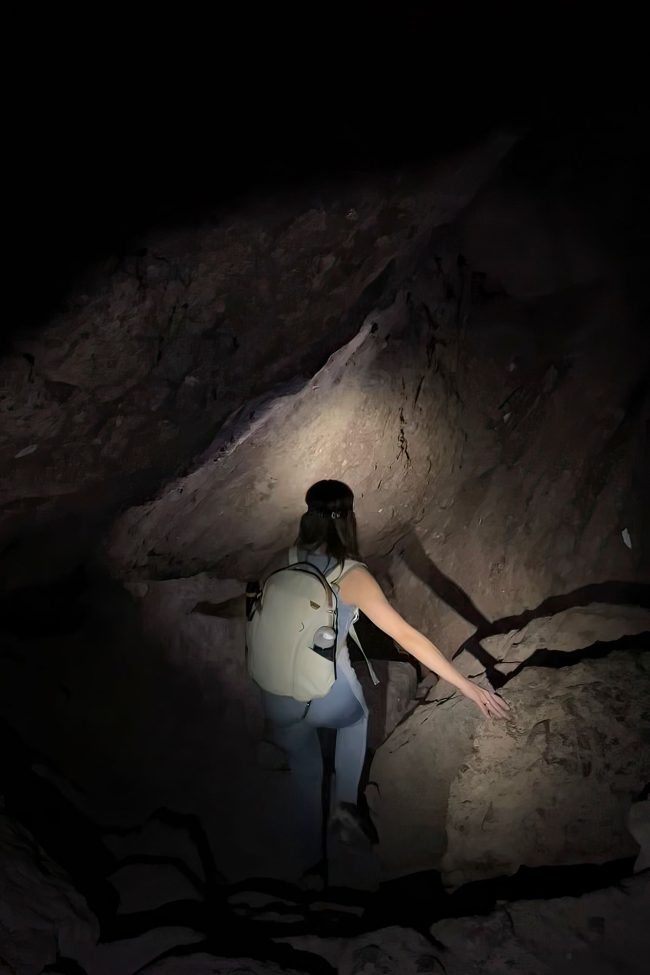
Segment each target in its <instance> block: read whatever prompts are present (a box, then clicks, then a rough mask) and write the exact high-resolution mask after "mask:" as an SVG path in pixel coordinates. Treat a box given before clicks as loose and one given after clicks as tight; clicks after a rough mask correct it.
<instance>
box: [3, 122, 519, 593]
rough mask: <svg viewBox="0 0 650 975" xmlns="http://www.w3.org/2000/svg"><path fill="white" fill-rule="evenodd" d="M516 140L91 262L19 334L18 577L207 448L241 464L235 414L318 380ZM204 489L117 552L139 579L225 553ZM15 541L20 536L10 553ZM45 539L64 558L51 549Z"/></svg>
mask: <svg viewBox="0 0 650 975" xmlns="http://www.w3.org/2000/svg"><path fill="white" fill-rule="evenodd" d="M512 143H513V139H512V137H510V136H495V137H494V138H493V139H491V140H490V141H489V142H488V143H486V144H484V145H482V146H480V147H478V148H477V149H474V150H469V151H468V152H466V153H465V154H464V155H461V156H459V157H458V158H455V159H449V160H447V161H446V162H441V163H440V164H439V165H438V166H437V168H436V172H429V173H424V172H423V173H421V174H420V175H419V176H418V175H413V176H412V178H410V179H402V177H401V176H397V177H392V178H387V179H381V178H380V179H378V180H375V181H374V182H372V184H371V183H368V182H366V183H365V185H364V184H361V183H358V184H357V185H356V186H350V185H348V186H347V187H338V188H337V187H336V186H333V187H331V188H330V189H328V188H326V187H321V189H320V193H319V198H318V200H315V199H314V195H313V194H310V193H309V192H303V193H302V194H294V197H293V199H291V198H289V199H286V200H284V201H282V200H278V201H275V202H273V203H272V202H270V201H266V202H264V201H259V202H258V205H257V207H256V208H255V209H253V210H250V209H249V210H248V211H244V212H241V211H240V212H238V213H222V214H220V215H219V218H218V219H216V220H214V219H213V221H212V223H211V224H210V223H207V222H206V224H205V225H203V226H199V227H197V228H195V229H189V228H185V229H183V230H179V231H170V232H167V233H158V234H155V233H152V234H150V235H149V236H148V237H146V239H142V240H139V241H137V242H135V243H134V244H133V247H132V252H131V253H130V254H128V255H126V256H123V257H115V258H114V259H113V260H108V261H107V262H105V264H104V265H103V266H100V267H97V268H96V269H95V272H94V274H89V275H88V276H87V280H86V281H85V290H84V292H83V293H79V292H77V293H72V294H70V295H69V296H68V298H67V301H66V304H65V309H64V310H63V311H62V313H61V314H60V315H59V316H58V317H57V318H56V319H54V320H52V321H51V322H50V323H48V325H47V327H45V328H43V329H41V330H40V331H38V332H34V333H33V334H32V333H24V332H23V334H20V335H17V336H16V338H15V339H14V341H13V347H12V350H11V352H10V354H8V355H7V356H6V357H5V358H4V359H3V361H2V364H1V366H0V383H1V384H2V389H1V393H0V411H1V415H2V420H3V423H2V434H1V435H0V458H1V463H2V465H3V467H4V468H5V469H6V472H7V473H6V476H5V477H4V479H3V486H2V492H1V494H0V507H1V512H0V514H1V516H2V517H1V520H0V538H1V539H2V543H3V550H4V553H5V554H4V559H3V568H4V569H5V571H6V572H8V573H11V575H10V576H9V578H10V580H11V586H12V587H13V586H16V585H20V584H21V583H22V584H27V583H29V582H33V581H38V580H39V579H49V578H55V577H56V576H57V575H58V574H60V573H62V572H64V571H65V570H66V569H67V568H69V567H70V566H72V565H74V564H76V562H77V560H78V559H79V558H83V557H85V556H86V555H88V554H89V551H90V548H89V546H92V545H93V544H94V543H96V541H97V538H98V533H99V532H100V531H101V530H102V529H103V528H104V527H106V526H107V525H108V523H109V521H110V520H111V518H112V517H113V516H114V514H115V513H116V511H117V510H119V509H120V508H122V507H124V506H126V505H129V504H135V505H138V504H140V503H141V502H142V501H143V500H144V499H146V498H147V497H150V496H151V495H152V494H155V493H156V492H157V491H158V490H159V489H160V488H161V486H162V484H163V483H164V482H165V481H168V480H170V479H172V478H174V477H175V476H177V475H178V474H180V473H181V471H182V470H183V469H184V468H186V465H188V464H189V465H191V468H190V469H192V467H193V466H195V465H194V461H195V458H197V457H199V455H201V454H202V453H203V452H205V455H204V457H205V458H208V457H209V463H210V468H209V469H210V470H211V473H212V476H215V475H217V474H219V475H221V476H223V475H226V472H227V471H228V470H229V467H230V464H229V462H228V460H227V456H226V457H224V456H223V454H224V453H226V452H227V448H228V445H229V444H230V445H231V444H232V443H233V442H234V441H236V439H237V437H238V434H237V422H235V421H236V419H237V421H238V422H239V424H240V425H241V421H242V420H244V421H245V422H248V420H249V418H250V416H251V414H252V413H253V412H254V413H256V414H259V413H260V412H262V411H263V404H264V403H268V402H269V400H272V399H273V398H274V397H277V395H278V388H280V390H281V389H282V388H283V389H284V391H285V392H290V391H291V390H292V389H295V388H296V386H298V387H303V386H307V388H309V382H308V380H309V378H310V377H311V376H313V375H314V374H315V373H316V372H317V370H318V369H319V368H320V367H321V366H322V364H323V362H325V360H326V359H327V357H328V356H329V355H330V354H332V353H335V352H336V350H337V349H339V348H341V347H342V346H344V345H345V344H346V343H347V342H349V341H350V340H351V339H352V338H353V336H354V335H355V334H356V333H357V332H358V330H359V327H360V325H361V322H362V321H363V319H364V317H365V316H366V315H367V314H368V312H369V311H370V310H371V309H372V308H373V307H374V305H375V303H376V302H377V301H381V300H383V299H384V294H383V293H382V292H383V291H384V290H385V289H388V291H389V293H390V287H389V278H390V271H391V267H392V266H393V262H394V261H395V260H396V259H398V258H400V257H401V255H402V254H404V253H416V252H417V251H418V249H419V247H420V246H421V243H422V241H424V240H426V238H427V237H428V235H429V234H430V233H431V231H432V229H433V228H434V227H436V226H440V225H441V224H445V223H447V222H448V221H450V220H452V219H453V218H454V217H455V216H456V215H457V214H458V212H459V210H460V209H462V208H463V207H464V206H466V205H467V203H468V202H469V200H470V199H471V197H472V196H473V194H474V193H475V192H476V190H477V188H478V186H479V185H480V184H481V183H482V182H483V181H484V180H485V178H486V177H487V176H488V175H489V174H490V173H491V172H492V170H493V169H494V167H495V166H496V165H497V164H498V161H499V159H500V158H502V157H503V155H504V154H505V153H506V152H507V151H508V150H509V149H510V148H511V146H512ZM392 287H393V289H394V288H395V284H393V286H392ZM274 390H275V392H274ZM215 438H216V439H215ZM211 445H212V446H211ZM221 448H223V449H221ZM213 461H215V462H217V467H215V468H212V462H213ZM204 462H206V461H204ZM199 466H200V462H199ZM229 479H230V481H231V483H233V485H234V478H233V472H232V471H230V473H229ZM266 480H267V478H261V477H260V478H259V483H258V484H257V485H251V487H252V488H253V493H252V495H250V496H249V497H248V498H247V503H248V505H249V506H250V504H251V503H252V502H253V499H255V501H256V503H258V504H261V506H262V508H264V501H265V499H268V497H269V493H270V489H269V488H268V486H266ZM199 485H200V477H199V479H198V481H197V483H196V486H195V485H194V484H192V485H191V486H190V484H189V482H188V483H187V485H186V487H187V491H186V493H185V495H184V496H181V495H180V492H179V491H178V490H177V488H176V487H175V488H174V489H172V490H171V492H170V494H169V497H168V499H167V500H166V501H165V502H164V503H163V504H162V505H158V513H159V514H160V515H161V516H162V518H163V521H166V522H167V523H168V527H171V525H170V524H169V523H170V522H171V521H173V519H174V512H176V513H178V515H179V516H181V518H180V521H179V522H178V523H177V524H176V525H175V526H174V530H173V535H172V536H171V537H170V538H169V539H168V540H167V541H165V535H166V531H165V530H164V529H163V531H162V535H161V532H160V527H162V526H159V525H158V521H157V519H156V518H155V517H154V518H153V519H152V518H148V519H146V520H143V514H144V512H138V513H137V514H136V513H134V515H133V516H131V517H130V518H129V519H127V520H128V523H129V524H130V526H131V536H130V544H127V541H126V539H125V540H124V541H123V542H122V546H121V548H119V549H118V550H117V551H116V552H114V558H115V560H116V561H117V562H118V564H119V565H120V566H121V568H122V570H123V571H122V574H126V570H127V569H130V568H131V566H132V565H133V564H135V565H136V566H138V567H141V566H142V564H143V562H144V563H145V564H146V566H147V569H148V571H147V574H148V575H151V576H153V575H160V574H163V575H167V574H169V567H170V564H171V565H173V567H174V570H175V572H176V573H178V570H179V569H180V568H182V570H183V572H188V571H197V570H198V568H200V567H201V566H204V565H205V564H206V561H207V562H208V563H211V562H212V561H213V555H214V547H212V549H211V548H210V544H209V542H210V537H211V536H212V537H214V534H215V533H216V534H217V535H218V534H219V533H220V531H221V526H222V525H223V524H225V523H226V522H223V521H222V517H221V516H220V514H219V512H220V511H221V510H223V509H224V504H223V503H222V499H221V498H220V496H219V494H220V492H219V491H218V490H216V488H213V492H212V494H213V496H214V507H213V510H211V511H210V515H211V520H210V532H209V533H208V536H207V537H206V538H205V542H206V543H207V544H206V545H205V546H204V545H203V544H202V541H201V539H202V536H203V531H202V530H201V531H199V532H198V533H197V529H198V527H199V526H198V523H197V524H195V526H194V529H192V530H191V531H190V532H189V534H188V535H187V537H186V538H184V539H182V537H181V536H182V526H183V524H185V525H188V522H187V514H188V512H189V511H191V510H193V500H192V499H195V500H196V499H197V491H198V493H199V494H201V493H202V492H200V490H199ZM178 486H181V485H178ZM289 497H291V494H289ZM286 500H288V498H284V497H283V499H282V501H281V502H280V504H282V503H283V502H284V501H286ZM179 502H180V503H179ZM204 502H205V499H204ZM277 504H278V499H277V498H276V499H274V503H273V505H272V508H273V511H274V514H275V515H276V520H277ZM226 507H227V505H226ZM163 509H164V514H163ZM204 516H205V519H206V521H207V520H208V519H207V511H205V509H204ZM215 519H216V520H215ZM135 521H137V522H138V523H139V524H138V528H137V530H136V529H135V526H134V522H135ZM82 523H83V528H84V530H80V525H81V524H82ZM227 523H229V525H230V527H232V526H233V524H236V521H235V519H234V518H233V517H232V516H231V517H230V518H229V519H227ZM281 527H282V526H280V525H278V526H277V528H275V529H274V531H273V534H275V532H277V531H279V530H281ZM134 532H135V534H133V533H134ZM127 534H128V533H127ZM263 535H264V533H262V536H263ZM158 536H160V537H158ZM154 537H158V541H157V543H156V544H157V545H158V546H159V547H158V548H157V549H156V552H157V553H158V554H154V552H153V548H154V543H153V538H154ZM12 539H20V540H21V544H20V545H17V546H14V547H13V548H7V547H6V546H7V545H8V543H9V542H10V541H11V540H12ZM174 539H175V541H174ZM273 540H274V539H267V538H264V537H261V538H260V539H259V543H260V545H261V546H262V547H264V546H265V545H267V544H269V543H271V544H272V543H273ZM170 541H172V543H173V545H172V549H170V545H169V542H170ZM233 541H234V542H235V543H238V541H239V538H238V536H237V535H235V538H234V539H233ZM248 541H249V540H248V538H246V539H244V543H246V542H248ZM43 545H47V546H49V547H50V548H51V559H50V560H49V561H48V562H46V561H45V560H41V559H35V560H34V551H35V550H36V551H39V550H41V549H42V546H43ZM187 546H189V547H187ZM181 548H182V549H183V550H184V554H183V555H182V556H181V552H180V549H181ZM232 551H233V549H232V548H228V549H226V551H224V552H223V554H224V555H225V554H228V552H232ZM170 555H171V556H172V558H171V559H170Z"/></svg>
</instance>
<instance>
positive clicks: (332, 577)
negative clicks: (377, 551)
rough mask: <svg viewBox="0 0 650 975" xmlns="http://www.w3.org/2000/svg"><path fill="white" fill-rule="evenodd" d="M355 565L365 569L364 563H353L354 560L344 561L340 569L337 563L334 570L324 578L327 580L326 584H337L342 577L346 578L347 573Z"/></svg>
mask: <svg viewBox="0 0 650 975" xmlns="http://www.w3.org/2000/svg"><path fill="white" fill-rule="evenodd" d="M357 565H362V566H363V567H364V568H365V567H366V564H365V562H355V561H354V559H346V560H345V562H344V563H343V568H340V567H339V565H338V563H337V565H335V566H334V568H332V569H330V570H329V572H328V573H327V575H326V576H325V578H326V579H327V581H328V582H336V583H339V582H340V581H341V579H342V578H343V576H346V575H347V574H348V572H350V571H351V570H352V569H354V568H355V566H357ZM337 573H338V575H337Z"/></svg>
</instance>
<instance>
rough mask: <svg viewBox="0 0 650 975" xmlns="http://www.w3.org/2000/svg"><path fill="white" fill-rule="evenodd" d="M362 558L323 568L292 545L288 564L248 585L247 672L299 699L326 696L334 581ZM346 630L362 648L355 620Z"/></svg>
mask: <svg viewBox="0 0 650 975" xmlns="http://www.w3.org/2000/svg"><path fill="white" fill-rule="evenodd" d="M361 564H362V563H361V562H354V561H352V560H346V561H345V562H344V564H343V567H342V568H341V566H340V564H338V565H336V566H334V568H333V569H331V570H330V571H329V572H327V573H326V574H323V573H322V572H321V571H320V569H318V568H317V567H316V566H314V565H312V564H311V563H310V562H300V561H298V553H297V550H296V548H295V547H294V548H292V549H291V551H290V553H289V564H288V565H286V566H285V567H284V568H282V569H276V571H275V572H272V573H271V575H269V576H268V578H267V579H266V580H265V581H264V583H263V585H262V586H261V587H260V586H256V587H254V588H252V587H249V588H248V589H247V594H246V595H247V599H246V603H247V610H246V650H247V665H248V673H249V674H250V676H251V677H252V679H253V680H254V681H255V682H256V683H257V684H258V685H259V686H260V687H261V688H262V689H263V690H265V691H268V692H269V693H271V694H279V695H282V696H286V697H293V698H294V699H295V700H297V701H312V700H314V699H315V698H319V697H325V695H326V694H327V692H328V691H329V690H330V688H331V687H332V684H333V683H334V681H335V680H336V651H337V646H338V585H337V583H339V582H340V580H341V579H342V578H343V576H344V575H345V574H346V573H347V572H349V571H350V569H352V568H354V566H356V565H361ZM255 590H257V591H255ZM357 617H358V614H357ZM350 635H351V636H352V638H353V639H354V641H355V642H356V643H357V645H358V646H359V649H360V650H361V652H362V653H363V648H362V647H361V644H360V643H359V639H358V637H357V635H356V632H355V630H354V622H353V623H352V625H351V626H350ZM363 656H364V658H365V659H366V663H367V665H368V669H369V671H370V675H371V677H372V680H373V682H374V683H375V684H378V683H379V681H378V679H377V676H376V674H375V672H374V670H373V668H372V665H371V664H370V661H369V660H368V658H367V657H366V655H365V653H363Z"/></svg>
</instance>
